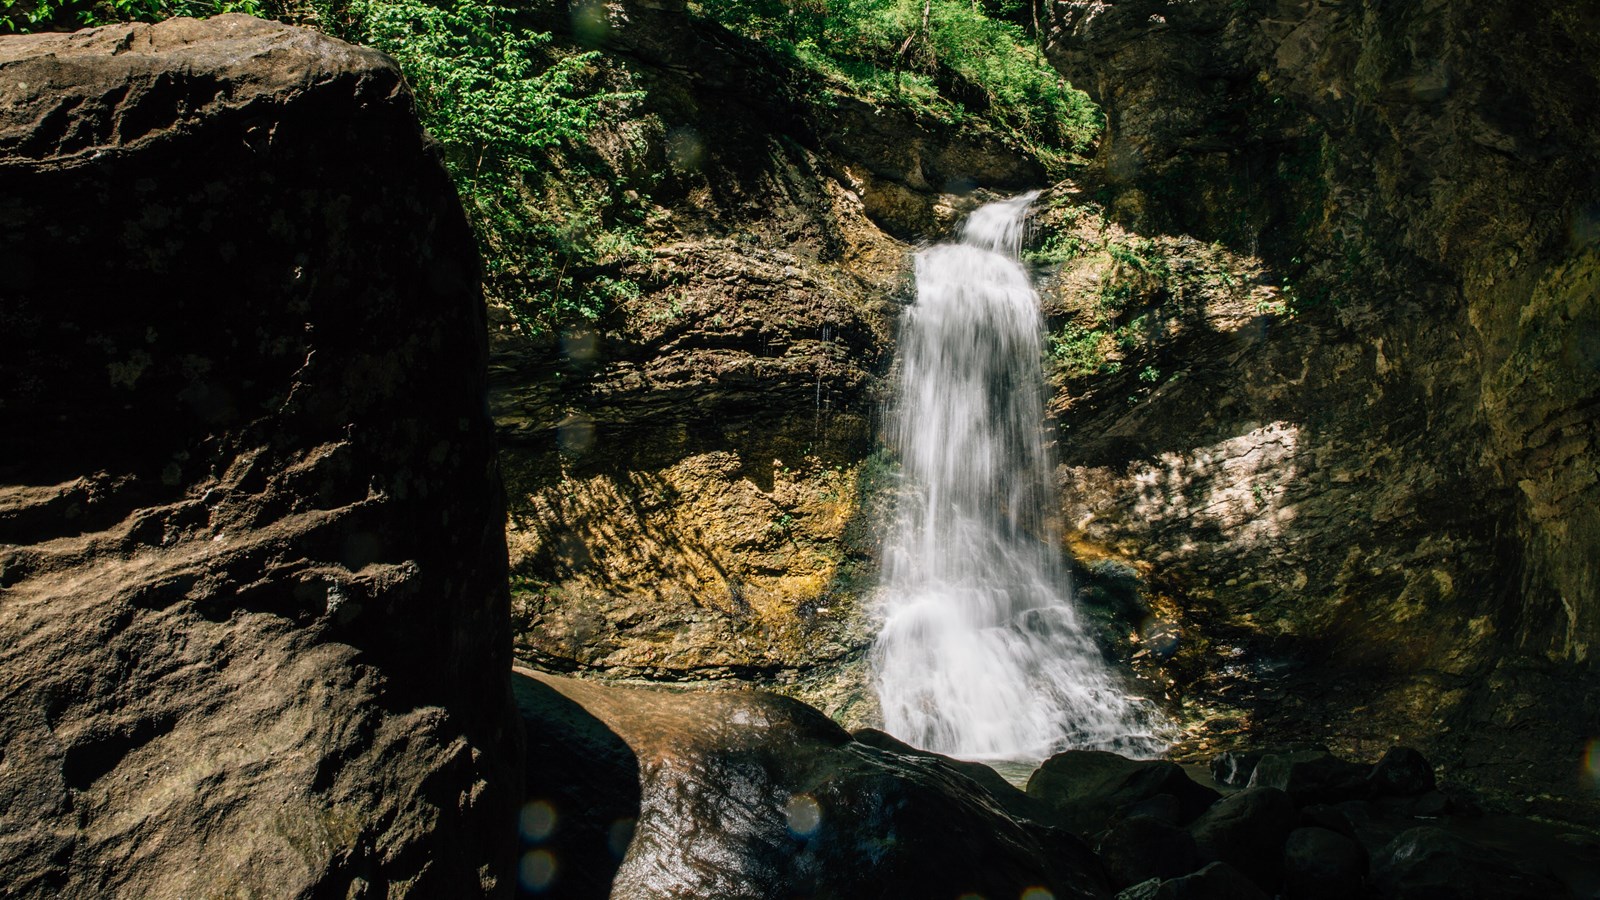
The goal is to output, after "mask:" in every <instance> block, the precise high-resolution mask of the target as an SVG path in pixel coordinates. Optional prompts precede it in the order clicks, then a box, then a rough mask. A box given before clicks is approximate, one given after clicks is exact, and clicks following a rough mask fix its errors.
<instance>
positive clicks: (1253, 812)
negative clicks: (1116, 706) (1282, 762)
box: [1088, 748, 1600, 900]
mask: <svg viewBox="0 0 1600 900" xmlns="http://www.w3.org/2000/svg"><path fill="white" fill-rule="evenodd" d="M1230 752H1231V753H1233V754H1235V755H1236V756H1237V755H1239V754H1240V753H1241V751H1230ZM1242 752H1244V753H1249V752H1251V751H1248V750H1246V751H1242ZM1280 752H1281V751H1280ZM1294 752H1302V753H1303V752H1307V751H1294ZM1262 755H1263V756H1268V757H1270V756H1271V755H1273V754H1272V753H1271V752H1268V753H1265V754H1262ZM1384 759H1387V760H1391V761H1392V760H1395V759H1406V760H1408V761H1409V762H1411V763H1416V764H1419V765H1420V767H1422V768H1427V769H1428V770H1430V771H1431V765H1430V764H1429V763H1428V761H1427V760H1426V759H1424V758H1422V757H1421V756H1420V754H1417V753H1416V751H1414V750H1407V749H1405V748H1394V749H1392V750H1391V751H1389V752H1388V753H1386V754H1385V756H1384ZM1130 762H1131V761H1130ZM1352 765H1353V764H1352ZM1441 788H1442V790H1436V791H1433V792H1432V793H1435V794H1440V795H1442V796H1450V795H1455V796H1457V797H1458V798H1459V796H1460V794H1461V788H1460V787H1459V786H1457V785H1454V784H1450V783H1444V784H1443V785H1441ZM1160 796H1161V797H1164V798H1166V799H1168V800H1171V799H1172V798H1171V796H1170V795H1160ZM1427 796H1429V795H1428V794H1419V795H1414V796H1412V797H1398V796H1393V795H1389V796H1383V795H1379V796H1374V795H1373V792H1372V791H1371V789H1370V786H1369V785H1367V784H1365V783H1357V782H1347V783H1346V784H1345V785H1344V787H1342V788H1341V789H1340V790H1339V791H1332V790H1329V791H1327V792H1324V793H1323V794H1322V797H1323V798H1324V799H1326V800H1328V801H1329V802H1326V803H1309V804H1308V803H1302V802H1299V801H1297V800H1296V798H1295V797H1294V796H1293V795H1291V794H1289V793H1288V792H1286V791H1283V790H1280V789H1278V788H1273V787H1262V786H1256V787H1248V788H1244V789H1238V790H1234V791H1232V792H1229V793H1225V794H1224V796H1223V797H1222V799H1220V800H1218V801H1217V802H1215V803H1213V804H1212V805H1211V806H1210V807H1209V808H1208V809H1207V810H1206V811H1205V812H1204V813H1202V814H1201V815H1200V816H1199V818H1197V819H1195V820H1194V821H1193V822H1192V823H1190V824H1189V825H1188V826H1187V827H1183V828H1179V827H1177V826H1175V825H1174V824H1173V823H1172V822H1171V821H1167V820H1163V819H1161V818H1159V817H1157V816H1153V815H1147V814H1132V815H1129V814H1126V812H1125V813H1124V814H1120V815H1119V814H1117V813H1112V814H1111V815H1110V817H1109V818H1106V819H1104V820H1102V821H1101V822H1099V823H1098V824H1097V825H1094V824H1091V825H1089V826H1088V827H1090V828H1092V829H1094V830H1095V832H1096V834H1097V839H1096V849H1097V852H1098V854H1099V856H1100V858H1101V861H1102V862H1103V863H1104V865H1105V867H1106V870H1107V873H1108V875H1109V876H1110V878H1111V881H1112V884H1113V886H1114V887H1116V888H1120V889H1121V893H1119V894H1118V897H1119V898H1155V897H1163V898H1179V897H1195V898H1213V897H1217V898H1221V897H1274V896H1275V897H1282V898H1286V900H1299V898H1305V900H1316V898H1373V900H1399V898H1422V897H1430V898H1446V897H1503V898H1511V897H1516V898H1525V900H1534V898H1541V897H1560V898H1582V897H1590V896H1593V895H1594V892H1595V891H1596V890H1597V889H1600V844H1596V843H1595V840H1596V839H1595V837H1594V836H1593V834H1592V833H1590V832H1588V831H1582V830H1578V829H1576V828H1573V827H1568V826H1559V825H1552V824H1549V823H1544V822H1539V821H1536V820H1532V819H1527V818H1519V817H1508V816H1485V815H1483V813H1481V812H1480V811H1478V810H1477V809H1475V808H1474V806H1473V805H1472V804H1471V803H1467V802H1460V801H1459V800H1458V801H1457V802H1455V803H1452V804H1451V805H1450V806H1449V808H1448V810H1447V809H1446V808H1445V807H1442V806H1435V807H1423V806H1419V805H1418V804H1417V800H1418V798H1421V797H1427ZM1368 798H1370V799H1368ZM1172 807H1173V809H1174V811H1175V807H1176V804H1175V802H1174V803H1173V804H1172Z"/></svg>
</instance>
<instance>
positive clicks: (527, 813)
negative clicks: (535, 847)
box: [521, 800, 556, 844]
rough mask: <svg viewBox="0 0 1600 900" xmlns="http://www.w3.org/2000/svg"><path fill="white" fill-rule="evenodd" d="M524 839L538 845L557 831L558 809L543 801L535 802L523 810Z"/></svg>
mask: <svg viewBox="0 0 1600 900" xmlns="http://www.w3.org/2000/svg"><path fill="white" fill-rule="evenodd" d="M521 825H522V837H523V840H526V841H528V842H530V843H534V844H537V843H539V842H540V841H543V840H544V839H545V838H547V837H549V836H550V834H551V832H554V831H555V830H556V808H555V807H554V806H551V805H550V804H549V803H547V802H545V801H543V800H535V801H533V802H532V803H529V804H528V805H527V806H524V807H523V808H522V817H521Z"/></svg>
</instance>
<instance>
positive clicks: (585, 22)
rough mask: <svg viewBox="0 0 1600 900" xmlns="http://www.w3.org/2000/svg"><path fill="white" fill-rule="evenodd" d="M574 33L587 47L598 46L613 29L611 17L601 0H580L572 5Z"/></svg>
mask: <svg viewBox="0 0 1600 900" xmlns="http://www.w3.org/2000/svg"><path fill="white" fill-rule="evenodd" d="M571 8H572V33H573V34H574V35H576V36H577V38H578V41H579V42H580V43H582V44H583V45H584V46H585V47H597V46H599V45H600V42H602V41H604V40H605V39H606V35H607V34H608V33H609V32H610V31H611V22H610V19H609V18H608V17H607V16H606V7H605V4H604V3H603V2H601V0H578V2H576V3H573V4H572V5H571Z"/></svg>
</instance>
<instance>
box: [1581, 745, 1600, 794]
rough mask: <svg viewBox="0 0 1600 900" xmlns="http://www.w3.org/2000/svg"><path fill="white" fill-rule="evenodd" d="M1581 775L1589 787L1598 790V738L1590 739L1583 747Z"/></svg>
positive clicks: (1599, 778) (1599, 756) (1599, 765)
mask: <svg viewBox="0 0 1600 900" xmlns="http://www.w3.org/2000/svg"><path fill="white" fill-rule="evenodd" d="M1583 776H1584V780H1585V781H1587V782H1588V784H1589V787H1591V788H1594V789H1596V790H1600V738H1595V739H1594V740H1592V741H1590V742H1589V746H1588V747H1586V748H1584V751H1583Z"/></svg>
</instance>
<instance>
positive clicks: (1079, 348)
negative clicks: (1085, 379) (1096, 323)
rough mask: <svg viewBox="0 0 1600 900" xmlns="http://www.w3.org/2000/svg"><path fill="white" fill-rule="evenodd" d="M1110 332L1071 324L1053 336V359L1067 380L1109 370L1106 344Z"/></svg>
mask: <svg viewBox="0 0 1600 900" xmlns="http://www.w3.org/2000/svg"><path fill="white" fill-rule="evenodd" d="M1107 337H1108V334H1107V332H1106V331H1105V330H1104V329H1100V328H1085V327H1083V326H1082V325H1079V324H1077V323H1076V322H1069V323H1068V324H1067V325H1066V327H1064V328H1062V329H1061V330H1060V331H1058V332H1056V333H1055V334H1052V335H1050V357H1051V358H1052V359H1054V360H1055V361H1056V364H1057V365H1058V366H1059V367H1060V368H1061V371H1062V372H1064V373H1065V374H1066V375H1067V376H1068V377H1072V378H1078V377H1082V376H1084V375H1098V374H1100V373H1101V372H1105V371H1107V369H1106V365H1107V360H1106V349H1105V343H1106V339H1107Z"/></svg>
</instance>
